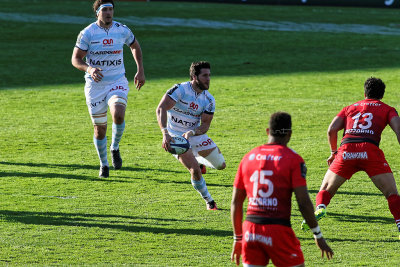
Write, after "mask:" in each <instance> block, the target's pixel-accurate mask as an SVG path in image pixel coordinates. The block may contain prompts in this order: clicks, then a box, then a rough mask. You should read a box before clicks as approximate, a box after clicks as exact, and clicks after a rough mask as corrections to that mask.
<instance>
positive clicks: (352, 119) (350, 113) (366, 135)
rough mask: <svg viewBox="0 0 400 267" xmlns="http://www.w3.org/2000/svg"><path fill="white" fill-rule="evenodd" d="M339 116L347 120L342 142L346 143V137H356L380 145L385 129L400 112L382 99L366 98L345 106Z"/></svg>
mask: <svg viewBox="0 0 400 267" xmlns="http://www.w3.org/2000/svg"><path fill="white" fill-rule="evenodd" d="M337 116H338V117H341V118H343V119H344V121H345V128H344V131H343V139H342V143H346V140H345V139H356V140H358V142H371V143H374V144H375V145H377V146H379V142H380V141H381V134H382V131H383V129H385V127H386V125H388V124H389V122H390V120H391V119H392V118H393V117H397V116H398V114H397V111H396V109H395V108H393V107H391V106H389V105H386V104H385V103H383V102H382V101H380V100H375V99H364V100H361V101H358V102H356V103H354V104H352V105H350V106H347V107H345V108H343V109H342V110H341V111H340V112H339V114H338V115H337ZM347 141H349V140H347Z"/></svg>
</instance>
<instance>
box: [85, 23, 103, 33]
mask: <svg viewBox="0 0 400 267" xmlns="http://www.w3.org/2000/svg"><path fill="white" fill-rule="evenodd" d="M97 29H99V26H97V24H96V22H93V23H90V24H89V25H88V26H86V27H85V28H84V29H83V30H82V31H81V32H82V33H83V34H93V33H94V32H95V31H96V30H97Z"/></svg>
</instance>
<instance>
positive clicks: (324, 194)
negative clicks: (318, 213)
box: [315, 190, 332, 207]
mask: <svg viewBox="0 0 400 267" xmlns="http://www.w3.org/2000/svg"><path fill="white" fill-rule="evenodd" d="M331 198H332V196H331V194H330V193H329V192H328V191H326V190H321V191H319V192H318V194H317V197H316V203H315V204H316V206H317V207H318V205H321V204H324V205H325V207H327V206H328V205H329V202H331Z"/></svg>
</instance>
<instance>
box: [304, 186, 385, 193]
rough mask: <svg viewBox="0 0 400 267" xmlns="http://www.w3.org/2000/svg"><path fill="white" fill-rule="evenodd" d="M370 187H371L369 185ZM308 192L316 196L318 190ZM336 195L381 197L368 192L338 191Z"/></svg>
mask: <svg viewBox="0 0 400 267" xmlns="http://www.w3.org/2000/svg"><path fill="white" fill-rule="evenodd" d="M371 185H373V184H372V183H371ZM339 190H340V189H339ZM308 192H310V193H313V194H317V193H318V192H319V190H308ZM336 195H352V196H383V195H382V194H381V193H369V192H348V191H338V192H336Z"/></svg>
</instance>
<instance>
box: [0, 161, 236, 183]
mask: <svg viewBox="0 0 400 267" xmlns="http://www.w3.org/2000/svg"><path fill="white" fill-rule="evenodd" d="M1 164H3V165H13V166H26V167H42V168H65V169H67V170H74V169H93V170H96V171H97V170H98V169H99V167H98V166H93V165H79V164H55V163H31V162H27V163H20V162H4V161H0V165H1ZM148 171H159V172H163V173H172V174H173V175H174V176H173V177H171V178H172V179H173V178H175V175H176V174H186V175H187V176H188V180H187V181H174V180H172V179H171V178H170V177H168V176H165V177H166V178H165V179H156V178H146V180H147V181H149V180H151V181H155V182H157V183H165V184H168V183H174V184H190V176H189V173H188V172H187V171H185V170H183V169H182V171H177V170H166V169H151V168H139V167H123V168H122V169H121V170H119V172H121V173H122V174H126V172H148ZM121 173H119V174H118V175H117V176H116V177H113V174H112V168H111V172H110V174H111V175H110V177H108V178H99V177H97V176H96V175H97V173H93V176H87V175H78V174H68V173H50V172H35V171H31V172H20V171H11V172H6V171H2V172H0V178H1V177H22V178H34V177H39V178H62V179H75V180H85V181H104V182H122V183H131V182H133V181H130V180H131V179H142V178H137V177H134V176H127V175H121ZM129 179H130V180H129ZM207 185H208V186H216V187H227V188H230V187H232V185H231V184H229V185H227V184H226V185H223V184H214V183H207Z"/></svg>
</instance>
